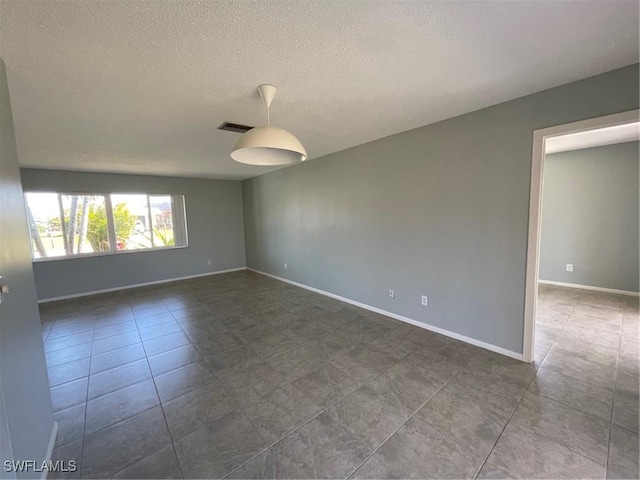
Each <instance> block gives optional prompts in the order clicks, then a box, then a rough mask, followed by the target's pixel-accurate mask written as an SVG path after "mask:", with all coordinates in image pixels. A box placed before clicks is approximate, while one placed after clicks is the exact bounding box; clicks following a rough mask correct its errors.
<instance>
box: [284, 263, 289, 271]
mask: <svg viewBox="0 0 640 480" xmlns="http://www.w3.org/2000/svg"><path fill="white" fill-rule="evenodd" d="M287 268H289V267H288V266H287V262H284V269H285V270H286V269H287Z"/></svg>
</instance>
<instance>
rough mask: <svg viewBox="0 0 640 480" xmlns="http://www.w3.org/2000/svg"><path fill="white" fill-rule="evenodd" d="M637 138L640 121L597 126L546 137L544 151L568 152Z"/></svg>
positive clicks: (639, 134)
mask: <svg viewBox="0 0 640 480" xmlns="http://www.w3.org/2000/svg"><path fill="white" fill-rule="evenodd" d="M639 140H640V123H638V122H634V123H626V124H624V125H617V126H615V127H606V128H598V129H596V130H588V131H586V132H578V133H569V134H567V135H560V136H559V137H551V138H547V139H546V141H545V153H547V154H549V153H558V152H568V151H570V150H580V149H582V148H592V147H601V146H604V145H615V144H616V143H626V142H637V141H639Z"/></svg>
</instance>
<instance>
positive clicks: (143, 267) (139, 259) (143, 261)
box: [21, 169, 245, 299]
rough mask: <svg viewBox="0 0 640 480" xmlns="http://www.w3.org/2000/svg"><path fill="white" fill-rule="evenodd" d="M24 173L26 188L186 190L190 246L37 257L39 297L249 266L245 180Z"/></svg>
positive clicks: (174, 192) (120, 190)
mask: <svg viewBox="0 0 640 480" xmlns="http://www.w3.org/2000/svg"><path fill="white" fill-rule="evenodd" d="M21 174H22V185H23V188H24V190H25V191H60V192H109V193H111V192H114V193H117V192H121V193H136V192H141V193H171V194H183V195H184V196H185V205H186V214H187V230H188V235H189V246H188V247H187V248H177V249H170V250H161V251H147V252H134V253H123V254H118V255H108V256H101V257H84V258H80V257H79V258H67V259H61V260H47V261H43V262H35V263H34V264H33V270H34V273H35V278H36V285H37V288H38V298H39V299H47V298H55V297H60V296H65V295H73V294H78V293H84V292H91V291H97V290H104V289H109V288H117V287H123V286H127V285H134V284H139V283H146V282H154V281H159V280H165V279H170V278H177V277H185V276H189V275H198V274H202V273H206V272H215V271H218V270H227V269H231V268H243V267H244V266H245V252H244V232H243V219H242V193H241V184H240V182H236V181H222V180H206V179H189V178H171V177H153V176H142V175H118V174H104V173H83V172H66V171H51V170H30V169H23V170H21ZM25 240H27V238H25ZM208 259H211V265H208V264H207V260H208ZM96 272H100V274H99V275H96Z"/></svg>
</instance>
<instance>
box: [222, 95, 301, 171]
mask: <svg viewBox="0 0 640 480" xmlns="http://www.w3.org/2000/svg"><path fill="white" fill-rule="evenodd" d="M276 92H277V89H276V87H274V86H273V85H260V86H259V87H258V93H260V96H261V97H262V100H263V101H264V103H265V105H266V106H267V126H266V127H255V128H252V129H251V130H249V131H248V132H245V133H243V134H242V135H241V136H240V138H239V139H238V141H237V142H236V144H235V146H234V147H233V151H232V152H231V158H233V159H234V160H235V161H236V162H240V163H245V164H247V165H259V166H263V167H271V166H275V165H289V164H292V163H297V162H303V161H304V160H306V159H307V151H306V150H305V149H304V147H303V146H302V143H300V140H298V139H297V138H296V137H295V136H294V135H293V134H291V133H289V132H287V131H286V130H285V129H283V128H278V127H272V126H271V125H270V118H269V107H271V102H273V99H274V97H275V96H276Z"/></svg>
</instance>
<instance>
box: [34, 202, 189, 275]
mask: <svg viewBox="0 0 640 480" xmlns="http://www.w3.org/2000/svg"><path fill="white" fill-rule="evenodd" d="M30 193H48V194H52V195H57V197H58V216H59V217H60V219H61V222H60V223H61V229H62V237H63V242H64V244H65V250H66V249H67V241H68V240H67V228H66V225H65V222H64V208H63V206H62V197H63V196H65V195H67V196H70V195H76V196H80V195H89V196H103V197H104V205H105V211H106V215H107V230H108V231H109V250H108V251H103V252H90V253H74V254H71V255H61V256H57V257H38V258H36V257H35V252H34V248H33V238H32V236H31V234H32V232H31V226H29V227H28V229H27V231H28V235H29V248H30V249H31V262H32V263H39V262H55V261H60V260H73V259H76V258H92V257H108V256H112V255H126V254H129V253H143V252H157V251H161V250H177V249H181V248H187V247H188V246H189V235H188V230H189V227H188V226H187V201H186V198H185V195H184V194H183V193H143V192H119V191H117V192H102V191H94V192H78V191H76V192H70V191H52V190H25V191H24V204H25V209H28V208H29V203H28V202H29V200H28V198H27V195H28V194H30ZM111 195H145V196H146V197H147V205H149V204H150V202H151V201H150V199H149V197H156V196H167V197H170V198H171V217H172V220H173V224H174V231H175V229H176V219H178V220H180V221H182V222H184V225H180V227H178V230H180V231H181V232H182V231H184V237H183V238H184V245H161V246H155V244H154V241H153V234H151V244H152V245H153V246H152V247H148V248H137V249H131V250H118V248H117V237H116V228H115V219H114V217H113V205H112V202H111ZM175 197H181V198H182V202H181V205H180V206H181V208H182V211H181V213H180V214H179V215H176V209H175V208H174V207H175V205H176V201H175ZM148 215H149V219H148V221H149V222H151V217H150V215H151V210H150V209H148ZM178 217H179V218H178ZM34 221H35V219H34ZM150 225H151V224H150ZM174 238H175V234H174Z"/></svg>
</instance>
